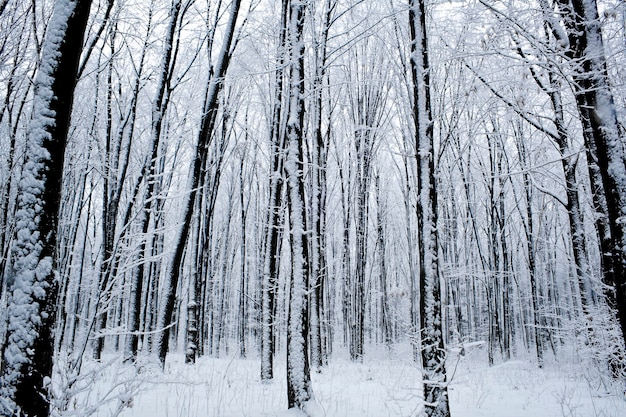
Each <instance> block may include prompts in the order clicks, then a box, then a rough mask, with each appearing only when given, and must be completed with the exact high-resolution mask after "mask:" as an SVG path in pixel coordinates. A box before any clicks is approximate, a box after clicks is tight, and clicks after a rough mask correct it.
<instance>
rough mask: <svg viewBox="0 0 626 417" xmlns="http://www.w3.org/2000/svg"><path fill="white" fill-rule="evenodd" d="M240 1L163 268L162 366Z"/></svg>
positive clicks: (234, 9)
mask: <svg viewBox="0 0 626 417" xmlns="http://www.w3.org/2000/svg"><path fill="white" fill-rule="evenodd" d="M240 3H241V1H240V0H234V1H233V2H232V3H231V11H230V17H229V21H228V24H227V25H226V28H225V31H224V38H223V39H224V42H223V44H222V49H221V51H220V54H219V57H218V61H217V63H216V65H215V68H214V73H213V76H212V77H211V80H210V82H209V88H208V93H207V96H206V99H205V105H204V109H203V110H204V114H203V115H202V121H201V126H200V132H199V136H198V142H197V144H196V151H195V156H194V162H193V168H192V173H191V178H190V192H189V195H188V196H187V201H186V203H185V204H184V206H183V207H184V208H183V215H182V218H183V223H182V225H181V226H180V230H179V231H178V236H177V239H176V243H175V249H174V256H173V259H172V262H171V264H170V266H169V269H168V271H167V275H166V282H165V285H164V287H163V288H164V294H163V300H164V302H163V308H161V309H160V310H159V313H158V320H157V326H158V328H159V333H158V335H157V340H156V346H157V350H158V355H159V361H160V362H161V364H162V366H165V356H166V355H167V351H168V345H169V334H170V333H169V326H170V325H171V324H172V323H171V322H172V316H173V314H174V307H175V301H176V288H177V287H178V281H179V278H180V273H181V267H182V264H183V257H184V253H185V247H186V244H187V237H188V235H189V229H190V226H191V219H192V217H193V207H194V205H195V200H196V196H197V193H198V185H199V184H200V181H201V172H202V167H203V162H205V161H206V159H207V158H206V153H207V152H208V149H209V145H210V143H211V139H212V134H213V130H214V127H215V121H216V117H217V111H218V107H219V104H218V94H219V92H220V91H221V90H222V87H223V83H224V76H225V74H226V71H227V69H228V64H229V62H230V57H231V54H232V52H233V51H231V46H232V45H233V41H234V34H235V24H236V22H237V16H238V14H239V5H240Z"/></svg>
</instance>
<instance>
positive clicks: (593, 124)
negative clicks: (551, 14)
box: [557, 0, 626, 345]
mask: <svg viewBox="0 0 626 417" xmlns="http://www.w3.org/2000/svg"><path fill="white" fill-rule="evenodd" d="M557 4H558V6H559V9H560V11H561V13H562V16H563V18H562V19H563V23H564V26H565V28H566V31H567V36H568V42H569V48H568V49H567V51H566V55H567V57H568V58H569V62H570V64H571V70H572V73H573V75H572V79H573V81H574V83H573V87H574V95H575V97H576V104H577V106H578V110H579V113H580V117H581V121H582V125H583V129H584V133H585V139H587V142H588V143H587V146H588V147H589V148H590V149H595V157H596V158H597V165H598V168H599V171H600V175H601V178H602V185H603V188H604V192H605V197H606V208H607V210H606V213H607V214H608V220H609V229H610V235H611V238H610V242H611V247H610V253H611V254H612V255H611V259H610V263H611V264H612V267H613V268H612V270H611V269H609V268H606V263H607V262H606V260H605V262H604V264H605V269H604V274H605V275H604V281H605V284H606V285H608V286H613V287H614V292H613V291H608V292H607V296H608V297H607V298H608V301H609V305H612V306H613V307H614V308H615V309H616V310H617V317H618V321H619V323H620V327H621V331H622V337H623V338H624V341H625V345H626V221H624V218H625V216H626V161H625V158H624V147H623V138H622V137H621V133H620V131H619V128H618V122H617V115H616V110H615V103H614V100H613V94H612V92H611V89H610V85H609V80H608V74H607V68H606V55H605V51H604V42H603V39H602V29H601V20H600V17H599V15H598V7H597V4H596V0H558V2H557ZM603 249H605V248H603ZM605 259H606V258H605ZM610 272H612V274H607V273H610ZM611 275H612V276H611ZM611 281H613V282H611Z"/></svg>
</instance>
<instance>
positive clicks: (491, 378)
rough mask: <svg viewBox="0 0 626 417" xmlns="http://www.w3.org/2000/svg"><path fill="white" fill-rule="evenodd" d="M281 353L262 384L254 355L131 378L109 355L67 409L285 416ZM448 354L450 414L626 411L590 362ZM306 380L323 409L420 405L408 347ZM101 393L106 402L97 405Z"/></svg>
mask: <svg viewBox="0 0 626 417" xmlns="http://www.w3.org/2000/svg"><path fill="white" fill-rule="evenodd" d="M283 356H284V355H279V356H278V357H277V360H276V363H275V379H274V381H273V382H271V383H267V384H264V383H261V381H260V377H259V362H258V360H256V359H239V358H238V357H237V356H235V357H232V356H231V357H229V358H227V357H224V358H221V359H214V358H208V357H204V358H201V359H199V361H198V363H197V364H196V365H195V366H189V365H185V364H184V363H183V360H184V358H183V356H182V355H178V356H177V355H174V356H171V357H169V358H168V363H167V365H166V370H165V373H162V372H161V370H160V369H159V368H158V366H156V365H155V366H152V365H148V366H145V367H143V369H142V372H141V373H140V374H139V376H133V377H129V372H130V371H129V369H128V368H127V369H123V366H122V365H115V364H111V365H110V366H108V367H106V368H105V370H104V371H102V368H101V369H100V371H99V372H98V374H99V376H98V378H97V379H98V382H97V383H95V384H93V385H91V387H90V389H89V391H86V392H83V393H82V394H80V399H79V400H77V401H73V407H72V408H75V407H76V409H77V410H78V409H82V410H88V409H90V408H91V407H90V406H96V407H98V409H97V410H96V408H91V410H92V411H93V412H94V415H96V416H98V417H105V416H111V415H114V414H116V411H115V410H116V409H118V411H121V413H120V414H119V415H120V416H128V417H131V416H132V417H196V416H197V417H218V416H219V417H244V416H250V417H263V416H285V415H288V414H286V413H285V408H286V383H285V369H284V368H285V366H284V358H283ZM450 356H451V357H450V358H449V362H448V374H449V376H450V377H451V383H450V386H449V389H450V391H449V395H450V404H451V412H452V417H487V416H494V417H525V416H528V417H531V416H532V417H553V416H554V417H557V416H567V417H599V416H602V417H620V416H621V417H624V416H626V399H625V398H624V389H623V388H624V387H620V386H619V384H617V383H615V382H613V381H611V380H610V379H609V378H608V377H607V376H604V375H601V373H600V372H598V371H594V367H593V366H590V365H589V364H582V363H578V364H572V362H575V361H573V360H564V359H561V360H560V361H558V362H557V361H554V360H552V361H548V363H546V366H545V367H544V369H538V368H537V366H536V364H535V363H533V361H531V360H528V361H522V360H510V361H508V362H504V363H500V364H497V365H495V366H492V367H489V366H488V365H487V361H486V354H485V352H484V349H482V348H479V349H475V350H474V351H473V352H470V353H469V354H468V355H466V356H462V357H460V358H459V356H458V355H450ZM570 359H571V358H570ZM114 362H115V361H113V363H114ZM312 380H313V390H314V394H315V397H316V400H317V401H318V403H319V405H320V407H321V409H322V410H323V412H324V414H323V415H325V416H328V417H344V416H346V417H353V416H354V417H367V416H371V417H384V416H393V417H396V416H398V417H401V416H402V417H404V416H415V415H417V414H418V411H419V410H420V407H421V398H420V396H421V389H420V372H419V369H418V367H417V366H416V365H415V364H414V363H413V362H412V360H411V352H410V349H409V348H394V349H393V350H392V351H388V350H385V349H378V350H377V351H375V352H369V353H368V354H366V358H365V362H364V363H363V364H357V363H352V362H350V360H349V359H348V358H346V357H342V356H341V354H340V353H336V354H335V356H334V358H333V360H332V361H331V363H330V364H329V366H328V367H327V368H325V369H323V370H322V372H321V373H313V374H312ZM105 397H107V398H109V399H111V401H110V402H109V403H108V404H102V403H100V404H98V403H99V402H100V400H101V399H102V398H105ZM120 399H121V400H122V402H120ZM68 414H72V412H71V411H70V413H68ZM79 414H82V413H80V412H79ZM72 415H75V414H72Z"/></svg>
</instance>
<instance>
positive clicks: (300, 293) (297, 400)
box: [283, 0, 313, 412]
mask: <svg viewBox="0 0 626 417" xmlns="http://www.w3.org/2000/svg"><path fill="white" fill-rule="evenodd" d="M283 4H284V5H287V4H288V10H289V11H288V18H287V19H286V21H285V23H286V25H287V26H286V29H287V50H288V51H289V52H290V54H289V60H288V61H287V68H288V84H287V86H286V87H287V89H288V90H287V92H288V106H289V107H288V114H289V116H288V118H287V132H286V137H287V139H286V140H287V155H286V159H285V174H286V179H287V201H288V208H289V210H288V212H289V227H290V230H289V237H290V244H291V280H290V286H289V309H288V310H289V311H288V319H287V320H288V323H287V402H288V407H289V408H299V409H301V410H303V411H305V412H306V410H305V408H306V407H307V403H308V402H309V401H310V400H312V398H313V392H312V389H311V375H310V370H309V346H308V345H309V323H308V321H309V320H308V300H307V292H308V291H309V282H310V269H309V263H310V259H309V242H308V240H309V237H308V235H307V230H308V227H307V215H306V199H305V193H304V188H305V187H304V185H305V184H304V173H305V169H304V152H303V148H304V113H305V109H304V52H305V49H304V42H303V29H304V15H305V3H304V2H302V1H299V0H284V2H283Z"/></svg>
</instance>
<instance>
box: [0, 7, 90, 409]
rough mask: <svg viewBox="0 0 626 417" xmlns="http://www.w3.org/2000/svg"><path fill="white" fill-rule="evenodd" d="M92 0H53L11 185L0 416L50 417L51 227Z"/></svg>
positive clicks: (55, 282) (54, 280)
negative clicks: (13, 208)
mask: <svg viewBox="0 0 626 417" xmlns="http://www.w3.org/2000/svg"><path fill="white" fill-rule="evenodd" d="M90 7H91V0H58V1H56V2H55V3H54V11H53V15H52V18H51V20H50V23H49V26H48V29H47V32H46V37H45V40H44V44H43V47H42V54H41V62H40V67H39V70H38V73H37V78H36V83H35V103H34V111H33V116H32V120H31V123H30V128H29V135H28V150H27V153H26V155H25V164H24V169H23V172H22V178H21V180H20V183H19V189H18V210H17V213H16V219H17V236H16V242H15V246H14V249H13V259H12V262H13V263H12V266H11V272H10V276H9V279H10V284H9V291H10V301H9V304H8V311H7V315H8V317H9V328H8V338H7V342H6V345H5V346H4V349H3V352H2V382H1V383H0V415H3V416H7V417H8V416H14V415H24V416H29V417H40V416H47V415H49V411H50V410H49V408H50V393H49V392H48V388H49V385H50V381H51V377H52V367H53V358H54V353H55V352H54V328H55V320H56V301H57V296H58V289H59V283H60V281H61V279H62V278H61V277H59V275H58V273H57V255H56V244H57V234H56V232H57V226H58V212H59V206H60V196H61V191H62V190H61V184H62V176H63V163H64V152H65V147H66V144H67V137H68V131H69V125H70V118H71V112H72V105H73V96H74V89H75V87H76V83H77V73H78V65H79V58H80V54H81V50H82V44H83V37H84V34H85V29H86V26H87V21H88V18H89V11H90Z"/></svg>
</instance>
